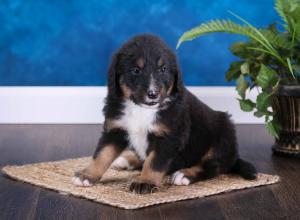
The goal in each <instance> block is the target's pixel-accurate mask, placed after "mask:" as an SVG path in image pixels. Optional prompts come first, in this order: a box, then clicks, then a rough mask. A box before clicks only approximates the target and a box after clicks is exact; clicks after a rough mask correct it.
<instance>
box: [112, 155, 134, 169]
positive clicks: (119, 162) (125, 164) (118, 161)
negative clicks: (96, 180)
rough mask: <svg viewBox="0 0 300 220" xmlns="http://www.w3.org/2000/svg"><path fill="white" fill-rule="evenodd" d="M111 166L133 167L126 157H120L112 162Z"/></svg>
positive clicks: (115, 167) (120, 167)
mask: <svg viewBox="0 0 300 220" xmlns="http://www.w3.org/2000/svg"><path fill="white" fill-rule="evenodd" d="M111 168H113V169H115V170H130V169H132V167H131V166H130V164H129V162H128V160H127V159H126V158H124V157H118V158H117V159H115V161H114V162H113V163H112V164H111Z"/></svg>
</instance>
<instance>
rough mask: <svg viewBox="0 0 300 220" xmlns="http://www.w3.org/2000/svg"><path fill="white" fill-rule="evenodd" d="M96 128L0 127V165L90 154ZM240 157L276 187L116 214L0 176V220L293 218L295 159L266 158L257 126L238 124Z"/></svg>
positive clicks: (266, 143)
mask: <svg viewBox="0 0 300 220" xmlns="http://www.w3.org/2000/svg"><path fill="white" fill-rule="evenodd" d="M101 130H102V126H101V125H0V152H1V153H0V166H3V165H7V164H24V163H33V162H41V161H52V160H61V159H66V158H75V157H81V156H87V155H92V153H93V151H94V148H95V146H96V144H97V141H98V138H99V136H100V133H101ZM237 137H238V142H239V146H240V154H241V156H242V157H243V158H244V159H246V160H248V161H251V162H253V163H254V164H255V165H256V167H257V168H258V170H259V171H260V172H266V173H271V174H279V175H280V176H281V178H282V181H281V183H279V184H276V185H272V186H266V187H259V188H255V189H247V190H243V191H237V192H232V193H226V194H222V195H216V196H212V197H208V198H204V199H196V200H188V201H182V202H176V203H172V204H163V205H159V206H154V207H149V208H144V209H140V210H122V209H119V208H114V207H110V206H107V205H102V204H98V203H94V202H91V201H87V200H84V199H79V198H75V197H72V196H68V195H61V194H59V193H57V192H54V191H51V190H46V189H41V188H39V187H35V186H31V185H29V184H24V183H21V182H17V181H13V180H10V179H7V178H5V177H3V176H0V219H1V220H2V219H98V218H101V219H143V220H146V219H199V218H201V219H202V218H203V219H253V218H254V219H277V218H286V219H293V218H294V219H297V218H298V217H299V216H300V196H299V195H300V172H299V170H300V160H299V159H289V158H281V157H277V156H272V153H271V145H272V144H273V142H274V141H273V138H272V137H270V136H269V135H268V134H267V132H266V131H265V129H264V127H263V125H238V126H237Z"/></svg>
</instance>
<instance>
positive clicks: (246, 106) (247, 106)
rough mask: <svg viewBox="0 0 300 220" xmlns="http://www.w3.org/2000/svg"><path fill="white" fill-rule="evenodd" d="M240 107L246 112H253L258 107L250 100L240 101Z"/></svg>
mask: <svg viewBox="0 0 300 220" xmlns="http://www.w3.org/2000/svg"><path fill="white" fill-rule="evenodd" d="M239 102H240V107H241V109H242V110H243V111H244V112H251V111H252V110H253V109H254V107H255V106H256V105H255V103H254V102H252V101H251V100H250V99H239Z"/></svg>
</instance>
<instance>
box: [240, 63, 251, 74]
mask: <svg viewBox="0 0 300 220" xmlns="http://www.w3.org/2000/svg"><path fill="white" fill-rule="evenodd" d="M241 73H242V74H249V73H250V67H249V63H247V62H245V63H243V64H242V65H241Z"/></svg>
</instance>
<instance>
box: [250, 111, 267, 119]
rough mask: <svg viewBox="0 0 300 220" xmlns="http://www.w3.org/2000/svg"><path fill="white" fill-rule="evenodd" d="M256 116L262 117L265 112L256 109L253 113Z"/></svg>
mask: <svg viewBox="0 0 300 220" xmlns="http://www.w3.org/2000/svg"><path fill="white" fill-rule="evenodd" d="M253 115H254V116H256V117H258V118H261V117H263V116H264V115H265V113H264V112H260V111H256V112H254V113H253Z"/></svg>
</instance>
